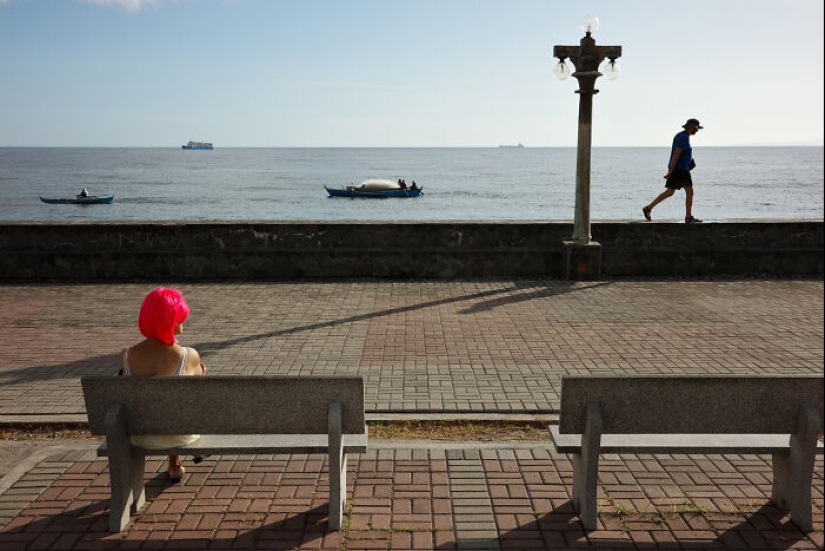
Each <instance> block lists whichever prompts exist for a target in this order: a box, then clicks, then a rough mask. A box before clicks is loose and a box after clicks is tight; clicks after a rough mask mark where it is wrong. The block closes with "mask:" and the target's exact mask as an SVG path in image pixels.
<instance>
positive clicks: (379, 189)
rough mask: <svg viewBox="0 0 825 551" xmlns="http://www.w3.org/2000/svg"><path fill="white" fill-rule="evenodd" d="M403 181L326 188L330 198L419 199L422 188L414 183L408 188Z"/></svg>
mask: <svg viewBox="0 0 825 551" xmlns="http://www.w3.org/2000/svg"><path fill="white" fill-rule="evenodd" d="M402 182H403V181H402V180H399V181H398V182H393V181H391V180H367V181H365V182H362V183H360V184H358V185H354V184H350V185H348V186H344V187H342V188H339V189H336V188H331V187H327V186H324V189H325V190H327V193H329V196H330V197H418V196H419V195H421V190H422V189H424V188H422V187H418V185H417V184H416V183H415V182H413V183H412V186H411V187H407V185H406V184H404V183H402Z"/></svg>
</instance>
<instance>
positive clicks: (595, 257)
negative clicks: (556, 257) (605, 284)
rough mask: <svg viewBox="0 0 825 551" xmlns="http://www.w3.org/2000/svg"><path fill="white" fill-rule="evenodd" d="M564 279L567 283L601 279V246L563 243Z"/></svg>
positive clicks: (572, 242) (571, 242)
mask: <svg viewBox="0 0 825 551" xmlns="http://www.w3.org/2000/svg"><path fill="white" fill-rule="evenodd" d="M562 244H563V246H564V279H566V280H568V281H593V280H597V279H601V277H602V245H601V243H596V242H595V241H591V242H590V243H576V242H575V241H563V242H562Z"/></svg>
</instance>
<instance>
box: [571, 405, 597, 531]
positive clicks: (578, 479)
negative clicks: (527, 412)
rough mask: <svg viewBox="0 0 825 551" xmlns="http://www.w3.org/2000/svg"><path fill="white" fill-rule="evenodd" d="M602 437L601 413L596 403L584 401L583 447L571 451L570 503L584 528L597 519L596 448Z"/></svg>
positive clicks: (593, 526)
mask: <svg viewBox="0 0 825 551" xmlns="http://www.w3.org/2000/svg"><path fill="white" fill-rule="evenodd" d="M601 440H602V417H601V413H600V412H599V405H598V404H596V403H594V402H591V403H589V404H587V412H586V420H585V430H584V434H582V451H581V453H577V454H573V456H572V462H573V506H574V507H575V508H576V510H577V511H578V512H579V519H580V520H581V523H582V525H583V526H584V528H585V530H595V529H596V525H597V522H598V511H597V502H596V497H597V491H598V482H599V452H600V451H601Z"/></svg>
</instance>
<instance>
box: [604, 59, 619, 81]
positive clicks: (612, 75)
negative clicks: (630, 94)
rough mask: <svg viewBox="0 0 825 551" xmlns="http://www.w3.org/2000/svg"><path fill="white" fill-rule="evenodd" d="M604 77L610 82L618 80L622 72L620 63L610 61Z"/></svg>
mask: <svg viewBox="0 0 825 551" xmlns="http://www.w3.org/2000/svg"><path fill="white" fill-rule="evenodd" d="M602 72H603V73H604V76H605V77H607V79H608V80H616V79H617V78H619V74H620V73H621V72H622V68H621V67H620V66H619V62H617V61H616V60H615V59H611V60H610V61H608V62H607V64H605V67H604V71H602Z"/></svg>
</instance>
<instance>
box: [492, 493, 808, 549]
mask: <svg viewBox="0 0 825 551" xmlns="http://www.w3.org/2000/svg"><path fill="white" fill-rule="evenodd" d="M677 516H678V517H680V522H679V524H682V525H686V526H687V529H683V530H676V529H670V528H668V519H671V521H674V520H675V517H677ZM699 516H704V517H706V519H705V521H703V522H694V523H693V524H691V522H690V521H691V519H692V518H693V517H699ZM654 517H655V518H658V519H661V520H654ZM707 518H709V519H711V520H710V522H708V521H707ZM599 519H600V524H601V525H602V526H603V527H604V529H603V530H594V531H590V532H588V531H585V529H584V527H583V526H582V525H581V523H580V521H579V517H578V514H577V513H576V511H575V509H574V507H573V503H572V502H567V503H565V504H563V505H562V506H560V507H558V508H557V509H556V510H554V511H552V512H550V513H546V514H543V515H541V516H539V517H537V518H536V519H535V520H534V521H532V522H529V523H527V524H524V525H522V526H519V527H517V528H515V529H513V530H510V531H507V532H503V533H501V534H500V536H499V541H500V544H501V549H502V550H507V549H526V548H530V549H536V548H538V549H542V548H543V549H557V548H585V549H587V548H598V549H603V548H609V549H637V550H642V551H644V550H651V551H652V550H654V549H662V548H663V545H664V547H668V548H671V547H672V548H678V549H691V550H694V551H704V550H711V549H750V548H753V546H754V545H758V546H759V548H760V549H762V548H764V549H774V550H783V549H794V548H796V547H797V546H798V544H799V543H800V542H803V541H806V540H808V536H807V534H805V533H804V532H802V530H800V529H799V528H798V527H797V526H796V525H795V524H794V523H793V521H792V520H791V519H790V517H788V516H787V514H786V513H784V512H783V511H781V510H780V509H779V508H777V507H776V506H775V505H773V504H772V503H765V504H763V505H762V506H761V507H759V509H757V510H755V511H748V512H741V513H736V514H728V513H695V514H694V513H674V514H664V515H655V514H651V513H630V514H627V515H626V516H624V517H623V518H618V517H616V516H613V515H609V514H605V513H601V514H600V515H599ZM734 522H735V524H733V523H734ZM714 523H715V524H716V525H717V526H724V528H717V529H713V524H714ZM657 525H658V526H657ZM700 525H703V526H701V527H700ZM656 532H661V534H662V535H663V536H664V537H663V540H662V541H657V540H656V538H655V536H654V537H651V534H655V533H656ZM634 533H638V534H639V535H640V536H641V537H635V538H634V537H633V534H634ZM617 534H622V535H621V536H618V535H617ZM711 534H712V535H711ZM663 542H667V544H664V543H663ZM812 544H813V543H812ZM806 548H807V547H806Z"/></svg>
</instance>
